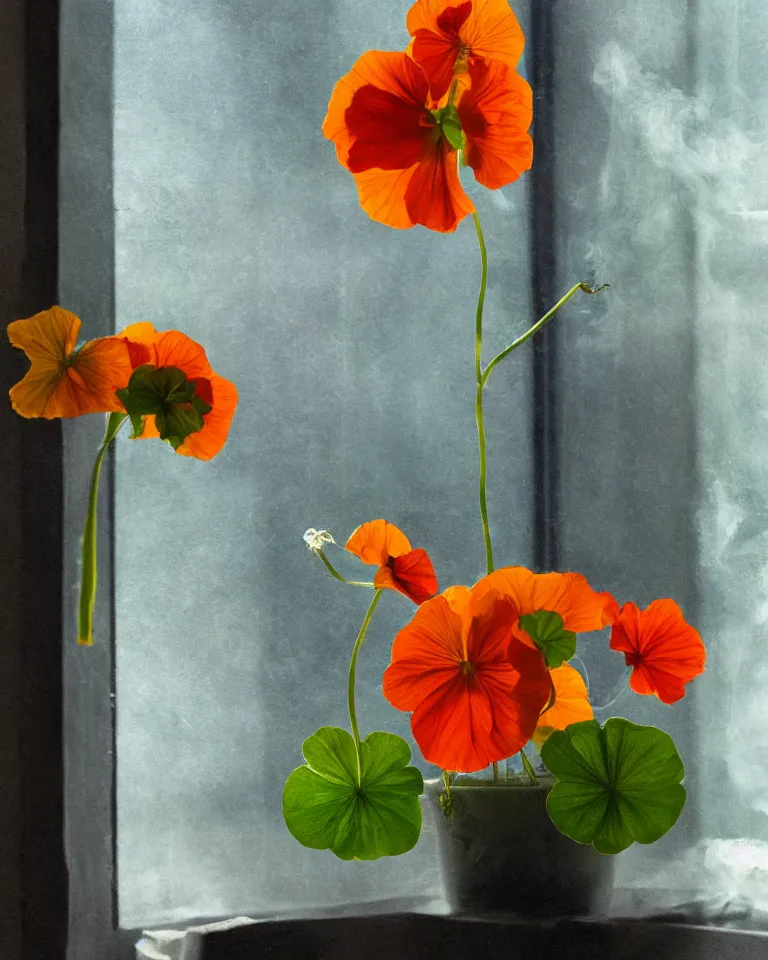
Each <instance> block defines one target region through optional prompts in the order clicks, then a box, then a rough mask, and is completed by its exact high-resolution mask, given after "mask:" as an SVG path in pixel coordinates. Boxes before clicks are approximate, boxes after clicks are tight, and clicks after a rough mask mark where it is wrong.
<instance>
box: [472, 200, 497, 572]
mask: <svg viewBox="0 0 768 960" xmlns="http://www.w3.org/2000/svg"><path fill="white" fill-rule="evenodd" d="M473 217H474V220H475V230H476V231H477V242H478V244H479V246H480V262H481V265H482V274H481V277H480V293H479V294H478V297H477V312H476V315H475V379H476V380H477V395H476V398H475V420H476V421H477V439H478V445H479V448H480V491H479V492H480V521H481V523H482V525H483V540H484V541H485V562H486V567H487V572H488V573H493V545H492V544H491V531H490V528H489V526H488V503H487V500H486V494H485V484H486V472H487V455H486V443H485V421H484V419H483V385H484V379H483V305H484V303H485V289H486V287H487V285H488V251H487V250H486V248H485V238H484V237H483V228H482V227H481V226H480V218H479V217H478V215H477V214H476V213H475V214H473Z"/></svg>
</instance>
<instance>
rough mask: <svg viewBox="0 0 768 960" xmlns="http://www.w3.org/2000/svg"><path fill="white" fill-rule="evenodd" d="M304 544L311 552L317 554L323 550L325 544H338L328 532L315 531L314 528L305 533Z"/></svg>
mask: <svg viewBox="0 0 768 960" xmlns="http://www.w3.org/2000/svg"><path fill="white" fill-rule="evenodd" d="M304 543H306V545H307V546H308V547H309V549H310V550H314V551H315V552H317V551H318V550H322V549H323V544H324V543H336V541H335V540H334V539H333V537H332V536H331V535H330V533H328V531H327V530H315V528H314V527H310V528H309V530H305V531H304Z"/></svg>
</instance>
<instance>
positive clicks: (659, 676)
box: [610, 600, 707, 703]
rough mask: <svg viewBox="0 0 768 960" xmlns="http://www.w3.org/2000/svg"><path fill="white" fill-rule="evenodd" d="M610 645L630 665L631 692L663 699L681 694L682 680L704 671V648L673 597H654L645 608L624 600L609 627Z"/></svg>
mask: <svg viewBox="0 0 768 960" xmlns="http://www.w3.org/2000/svg"><path fill="white" fill-rule="evenodd" d="M610 645H611V649H613V650H619V651H620V652H622V653H623V654H624V658H625V660H626V663H627V666H628V667H632V668H633V670H632V675H631V676H630V678H629V685H630V687H631V688H632V689H633V690H634V691H635V693H643V694H656V696H657V697H658V698H659V700H661V701H662V702H663V703H675V702H676V701H677V700H680V699H681V698H682V697H684V696H685V684H686V683H689V682H690V681H691V680H693V678H694V677H697V676H698V675H699V674H700V673H703V671H704V664H705V662H706V657H707V654H706V650H705V648H704V644H703V642H702V640H701V636H700V635H699V633H698V631H697V630H696V629H695V628H694V627H692V626H691V625H690V624H689V623H687V622H686V620H685V618H684V616H683V611H682V610H681V609H680V607H679V606H678V605H677V604H676V603H675V601H674V600H654V601H653V603H652V604H650V606H648V607H646V609H645V610H640V609H638V607H636V606H635V604H634V603H625V604H624V606H623V607H622V608H621V612H620V614H619V616H618V618H617V620H616V622H615V623H614V624H613V628H612V630H611V644H610Z"/></svg>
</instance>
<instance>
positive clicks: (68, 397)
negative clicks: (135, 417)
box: [8, 306, 133, 419]
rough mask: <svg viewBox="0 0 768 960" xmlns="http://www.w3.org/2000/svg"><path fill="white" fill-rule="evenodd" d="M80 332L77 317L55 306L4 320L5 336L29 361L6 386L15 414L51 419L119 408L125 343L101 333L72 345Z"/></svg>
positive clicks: (127, 360) (127, 369)
mask: <svg viewBox="0 0 768 960" xmlns="http://www.w3.org/2000/svg"><path fill="white" fill-rule="evenodd" d="M79 331H80V319H79V318H78V317H77V316H76V315H75V314H74V313H71V312H70V311H69V310H64V309H63V308H62V307H59V306H54V307H51V308H50V309H49V310H43V311H41V312H40V313H36V314H35V315H34V316H32V317H29V318H27V319H25V320H16V321H14V322H13V323H11V324H9V326H8V339H9V340H10V341H11V343H12V344H13V345H14V346H15V347H19V348H20V349H21V350H23V351H24V352H25V353H26V355H27V357H28V358H29V360H30V364H31V365H30V368H29V370H28V371H27V373H26V374H25V376H24V377H23V378H22V380H20V381H19V383H17V384H16V385H15V386H14V387H12V388H11V390H10V398H11V404H12V406H13V409H14V410H16V412H17V413H19V414H21V415H22V416H23V417H45V418H46V419H52V418H55V417H79V416H81V415H83V414H86V413H109V412H111V411H116V410H122V405H121V403H120V401H119V400H118V399H117V396H116V391H117V390H119V389H121V388H122V387H124V386H125V385H126V384H127V383H128V380H129V379H130V376H131V373H132V371H133V365H132V363H131V356H130V353H129V350H128V347H127V345H126V343H125V342H124V341H123V340H121V339H120V338H119V337H102V338H100V339H97V340H89V341H88V342H87V343H85V344H84V345H83V346H82V347H80V349H78V350H75V344H76V342H77V335H78V333H79Z"/></svg>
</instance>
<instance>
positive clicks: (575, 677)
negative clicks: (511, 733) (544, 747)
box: [532, 663, 594, 746]
mask: <svg viewBox="0 0 768 960" xmlns="http://www.w3.org/2000/svg"><path fill="white" fill-rule="evenodd" d="M549 675H550V677H551V678H552V684H553V685H554V688H555V689H554V696H553V702H552V706H551V707H548V708H547V709H546V710H545V711H544V712H543V713H542V714H541V716H540V717H539V721H538V723H537V724H536V729H535V730H534V732H533V738H532V739H533V741H534V743H537V744H538V745H539V746H541V744H542V743H544V741H545V740H546V739H547V737H548V736H549V735H550V734H551V733H553V732H554V731H555V730H565V728H566V727H567V726H568V724H569V723H579V722H580V721H581V720H592V718H593V717H594V714H593V712H592V707H591V706H590V703H589V694H588V693H587V685H586V684H585V683H584V680H583V679H582V676H581V674H580V673H579V671H578V670H574V668H573V667H571V666H569V665H568V664H567V663H564V664H562V665H561V666H559V667H555V669H554V670H550V672H549Z"/></svg>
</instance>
